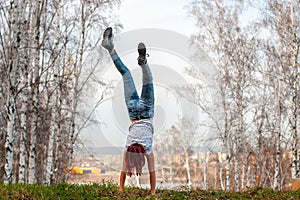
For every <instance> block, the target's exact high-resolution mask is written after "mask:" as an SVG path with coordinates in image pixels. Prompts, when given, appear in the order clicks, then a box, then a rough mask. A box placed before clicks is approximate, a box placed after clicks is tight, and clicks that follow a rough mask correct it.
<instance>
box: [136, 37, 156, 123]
mask: <svg viewBox="0 0 300 200" xmlns="http://www.w3.org/2000/svg"><path fill="white" fill-rule="evenodd" d="M138 52H139V58H138V64H139V65H140V66H141V68H142V73H143V87H142V94H141V106H142V109H141V116H142V117H144V118H150V117H153V115H154V87H153V77H152V72H151V70H150V68H149V65H148V63H147V59H146V46H145V45H144V44H143V43H140V44H139V46H138Z"/></svg>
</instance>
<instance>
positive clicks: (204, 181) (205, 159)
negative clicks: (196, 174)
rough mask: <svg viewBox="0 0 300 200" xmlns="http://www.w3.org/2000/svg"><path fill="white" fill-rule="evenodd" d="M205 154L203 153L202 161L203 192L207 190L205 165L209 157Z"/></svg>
mask: <svg viewBox="0 0 300 200" xmlns="http://www.w3.org/2000/svg"><path fill="white" fill-rule="evenodd" d="M207 154H208V153H206V152H205V155H204V161H203V183H204V189H205V190H207V189H208V185H207V163H208V159H209V156H208V155H207Z"/></svg>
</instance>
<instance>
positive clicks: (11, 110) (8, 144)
mask: <svg viewBox="0 0 300 200" xmlns="http://www.w3.org/2000/svg"><path fill="white" fill-rule="evenodd" d="M9 15H10V23H11V24H10V28H11V30H10V34H12V35H11V37H12V40H13V42H12V43H11V47H10V48H11V50H10V54H9V55H10V57H9V58H8V62H9V63H8V76H9V86H8V87H9V90H8V95H7V100H6V105H7V133H6V138H5V146H4V147H5V167H4V168H5V169H4V183H5V184H9V183H12V170H13V153H14V152H13V145H14V137H15V127H16V124H15V123H16V115H17V113H16V95H17V77H16V76H17V67H18V65H19V55H18V48H19V45H20V44H19V42H20V40H19V38H18V37H20V35H19V34H18V33H19V30H18V26H17V22H18V18H19V11H18V3H17V2H12V3H11V7H10V13H9Z"/></svg>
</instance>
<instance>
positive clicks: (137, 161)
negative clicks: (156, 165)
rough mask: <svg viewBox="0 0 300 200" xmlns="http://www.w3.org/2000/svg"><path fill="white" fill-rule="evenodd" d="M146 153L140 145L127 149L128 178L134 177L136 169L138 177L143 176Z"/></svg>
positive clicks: (133, 145)
mask: <svg viewBox="0 0 300 200" xmlns="http://www.w3.org/2000/svg"><path fill="white" fill-rule="evenodd" d="M145 152H146V151H145V149H144V147H143V146H142V145H140V144H138V143H134V144H132V145H130V146H128V147H127V151H126V170H127V175H128V176H130V177H131V176H132V174H133V169H134V168H135V170H136V175H137V176H139V175H141V174H142V168H143V167H144V165H145Z"/></svg>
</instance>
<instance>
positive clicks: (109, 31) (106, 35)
mask: <svg viewBox="0 0 300 200" xmlns="http://www.w3.org/2000/svg"><path fill="white" fill-rule="evenodd" d="M111 37H112V28H111V27H108V28H106V29H105V31H104V33H103V38H104V39H106V38H108V39H110V38H111Z"/></svg>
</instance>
